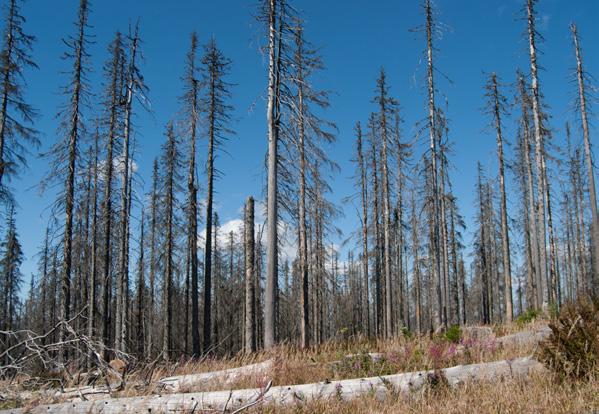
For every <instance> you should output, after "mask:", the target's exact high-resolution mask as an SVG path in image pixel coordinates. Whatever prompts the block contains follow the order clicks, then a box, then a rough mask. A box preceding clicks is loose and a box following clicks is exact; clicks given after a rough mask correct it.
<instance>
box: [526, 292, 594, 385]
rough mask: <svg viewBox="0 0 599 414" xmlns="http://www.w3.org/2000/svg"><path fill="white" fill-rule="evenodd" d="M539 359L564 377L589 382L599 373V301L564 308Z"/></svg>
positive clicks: (538, 355)
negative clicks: (588, 380)
mask: <svg viewBox="0 0 599 414" xmlns="http://www.w3.org/2000/svg"><path fill="white" fill-rule="evenodd" d="M549 327H550V328H551V334H550V335H549V337H548V338H547V339H546V340H545V341H543V342H542V343H541V346H540V348H539V351H537V358H538V359H539V361H541V362H543V363H544V364H545V365H546V366H547V367H548V368H550V369H551V370H553V371H554V372H555V373H556V374H557V375H558V376H559V377H561V378H573V379H589V378H592V377H596V376H597V374H598V370H599V299H595V300H593V301H591V300H580V301H578V302H577V303H568V304H565V305H563V306H562V308H561V310H560V313H559V315H558V316H557V318H556V319H555V320H553V321H552V322H551V323H550V324H549Z"/></svg>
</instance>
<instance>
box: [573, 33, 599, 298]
mask: <svg viewBox="0 0 599 414" xmlns="http://www.w3.org/2000/svg"><path fill="white" fill-rule="evenodd" d="M570 30H571V31H572V40H573V41H574V50H575V52H576V79H577V80H578V110H579V112H580V122H581V125H582V137H583V139H584V154H585V163H586V166H587V176H588V177H587V180H588V186H589V204H590V206H591V217H592V218H591V220H592V221H591V249H592V254H591V257H592V268H593V271H592V273H591V274H592V275H593V281H592V282H593V292H594V293H595V294H597V292H598V291H599V215H598V214H597V196H596V190H595V173H594V171H593V159H592V151H591V138H590V133H589V121H588V114H587V112H588V109H587V107H588V103H587V92H586V82H587V81H588V79H587V78H588V75H587V73H586V72H585V71H584V68H583V66H582V52H581V50H580V43H579V39H578V31H577V28H576V25H575V24H572V25H571V26H570ZM587 293H588V292H587Z"/></svg>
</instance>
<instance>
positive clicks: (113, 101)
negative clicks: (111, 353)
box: [101, 32, 122, 359]
mask: <svg viewBox="0 0 599 414" xmlns="http://www.w3.org/2000/svg"><path fill="white" fill-rule="evenodd" d="M112 49H113V50H112V53H113V57H112V62H111V69H110V76H111V79H110V119H109V121H108V136H107V142H106V160H105V163H104V164H105V167H104V200H103V202H102V226H103V229H102V239H103V243H102V248H103V251H102V265H103V268H102V279H103V280H102V286H103V291H102V329H101V331H102V332H101V337H102V341H103V342H104V344H105V345H108V344H109V343H110V317H109V315H110V295H111V291H112V280H111V258H110V257H111V254H110V253H111V236H112V179H113V171H114V161H113V160H114V157H113V149H114V140H115V135H116V127H117V123H118V119H117V116H118V115H117V111H118V106H119V105H120V101H121V93H120V91H119V86H120V85H119V81H120V76H121V73H120V70H121V69H120V67H121V63H122V49H121V37H120V33H118V32H117V34H116V37H115V40H114V42H113V48H112ZM104 358H106V359H108V353H105V355H104Z"/></svg>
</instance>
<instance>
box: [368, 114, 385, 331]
mask: <svg viewBox="0 0 599 414" xmlns="http://www.w3.org/2000/svg"><path fill="white" fill-rule="evenodd" d="M370 127H371V137H370V141H371V142H370V144H371V150H370V157H371V161H372V171H371V173H372V180H373V186H372V216H373V217H372V222H373V226H374V253H375V266H374V267H375V269H374V289H375V301H374V302H375V332H376V334H377V335H380V334H381V333H383V309H382V307H383V306H382V292H381V290H382V286H381V243H380V241H381V236H380V234H381V231H380V225H379V212H380V206H379V205H380V203H379V196H380V191H379V182H378V175H379V171H378V162H377V148H376V135H375V134H376V129H375V125H374V123H373V121H372V120H371V122H370Z"/></svg>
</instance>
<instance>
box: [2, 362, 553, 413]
mask: <svg viewBox="0 0 599 414" xmlns="http://www.w3.org/2000/svg"><path fill="white" fill-rule="evenodd" d="M544 371H545V368H544V367H543V365H542V364H541V363H540V362H537V361H536V360H534V359H532V358H531V357H525V358H518V359H515V360H512V361H508V360H504V361H496V362H489V363H483V364H473V365H460V366H456V367H451V368H446V369H443V370H440V371H439V372H437V373H435V371H418V372H408V373H404V374H397V375H388V376H384V377H372V378H358V379H349V380H343V381H333V382H328V383H323V382H321V383H314V384H303V385H289V386H278V387H272V388H270V389H268V390H267V391H266V392H264V390H261V389H259V388H254V389H246V390H235V391H216V392H205V393H188V394H167V395H152V396H146V397H131V398H119V399H111V400H104V401H84V402H78V403H66V404H56V405H40V406H38V407H35V408H32V409H30V410H29V411H28V412H31V413H106V414H108V413H125V412H152V413H166V412H173V411H189V412H193V411H199V412H201V411H202V410H218V411H223V412H226V410H227V409H228V410H235V409H238V408H241V407H244V406H247V405H249V404H253V403H256V402H257V401H259V403H260V404H278V405H287V406H289V405H294V404H297V403H305V402H309V401H313V400H317V399H323V398H336V399H342V400H345V401H348V400H352V399H355V398H359V397H362V396H365V395H370V394H374V395H375V396H376V398H377V399H384V398H386V396H387V394H388V393H389V392H394V393H404V394H405V393H409V392H414V391H417V390H419V389H421V388H423V387H424V386H425V385H426V384H428V383H429V378H432V377H436V376H438V375H439V373H441V374H442V375H443V376H444V377H445V379H446V380H447V384H448V385H449V386H452V387H455V386H458V385H460V384H463V383H465V382H468V381H499V380H501V379H503V378H514V377H520V378H522V377H526V376H528V375H529V374H530V373H532V372H544ZM22 412H24V411H23V410H21V409H16V410H8V411H0V413H15V414H16V413H22Z"/></svg>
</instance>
